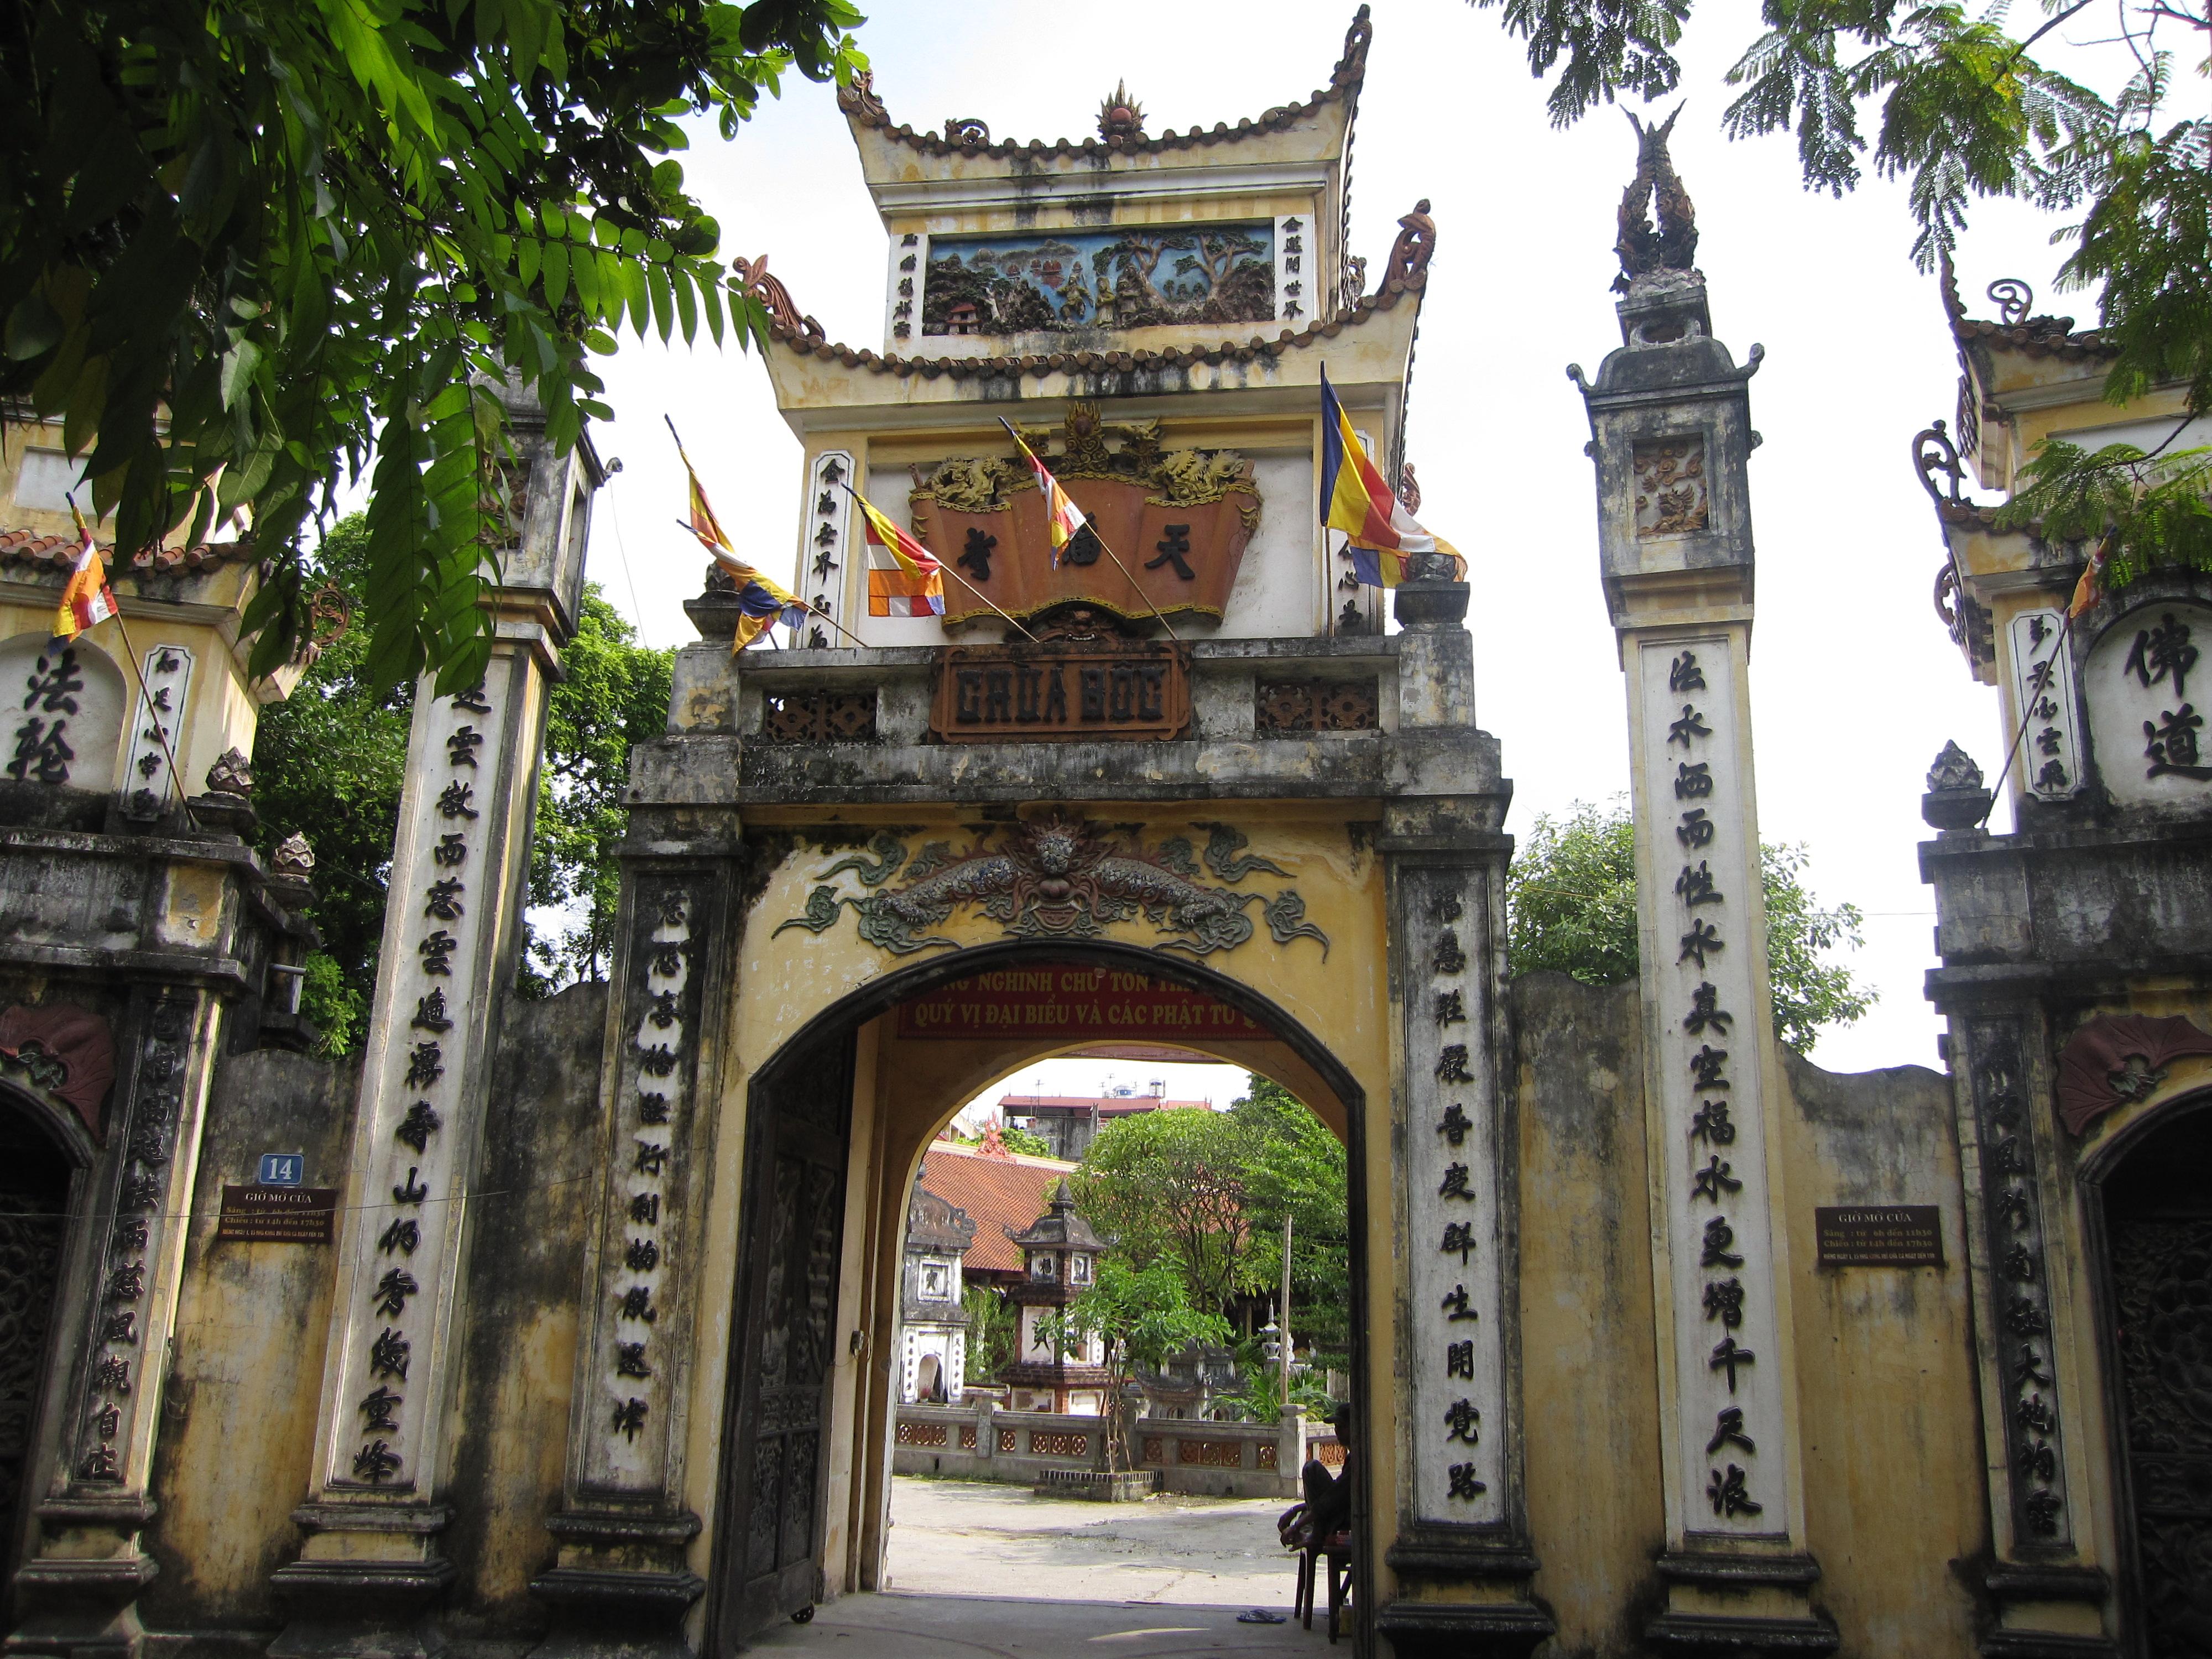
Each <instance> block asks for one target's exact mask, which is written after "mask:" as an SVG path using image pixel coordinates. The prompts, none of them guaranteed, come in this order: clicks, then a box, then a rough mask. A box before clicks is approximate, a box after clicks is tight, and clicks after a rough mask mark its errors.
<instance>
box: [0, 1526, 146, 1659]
mask: <svg viewBox="0 0 2212 1659" xmlns="http://www.w3.org/2000/svg"><path fill="white" fill-rule="evenodd" d="M157 1571H160V1569H159V1568H158V1567H156V1566H155V1564H154V1562H153V1561H152V1560H151V1559H149V1558H148V1557H146V1556H143V1555H140V1554H137V1553H136V1552H135V1550H133V1551H131V1552H130V1553H124V1554H118V1555H112V1556H108V1557H106V1558H95V1559H74V1558H61V1559H44V1560H36V1561H33V1562H31V1563H29V1564H28V1565H26V1566H25V1567H24V1568H23V1569H22V1570H21V1571H20V1572H18V1573H17V1574H16V1575H15V1596H16V1601H17V1602H18V1604H19V1605H20V1606H21V1607H22V1609H23V1622H22V1623H21V1624H20V1625H18V1626H16V1627H15V1630H14V1631H12V1632H9V1637H8V1639H7V1642H6V1644H4V1645H5V1649H6V1651H8V1652H9V1653H11V1654H53V1655H64V1656H71V1659H74V1656H78V1655H82V1656H85V1659H138V1656H139V1651H140V1649H141V1647H142V1645H143V1643H144V1641H145V1638H146V1630H145V1626H143V1625H141V1624H140V1623H139V1622H138V1607H137V1601H138V1592H139V1591H141V1590H143V1589H145V1588H146V1586H147V1585H148V1584H149V1583H152V1582H153V1580H154V1576H155V1573H156V1572H157Z"/></svg>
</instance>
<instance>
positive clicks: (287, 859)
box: [269, 829, 315, 881]
mask: <svg viewBox="0 0 2212 1659" xmlns="http://www.w3.org/2000/svg"><path fill="white" fill-rule="evenodd" d="M269 867H270V869H271V870H273V871H275V872H276V874H278V875H280V876H289V877H290V878H292V879H293V880H295V881H305V880H307V878H308V877H310V876H312V875H313V874H314V873H315V854H314V849H313V848H310V847H309V846H308V845H307V837H306V836H303V835H301V833H300V832H299V831H298V830H296V829H295V830H294V831H293V832H292V833H291V834H290V835H289V836H285V837H284V839H283V840H282V841H280V842H277V843H276V851H275V852H273V853H271V854H270V855H269Z"/></svg>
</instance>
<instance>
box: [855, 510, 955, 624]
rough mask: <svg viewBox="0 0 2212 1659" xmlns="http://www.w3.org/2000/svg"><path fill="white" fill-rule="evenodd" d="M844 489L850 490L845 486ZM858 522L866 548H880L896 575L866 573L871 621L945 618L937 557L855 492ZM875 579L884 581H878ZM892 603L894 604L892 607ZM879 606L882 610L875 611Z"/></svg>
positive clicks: (942, 575)
mask: <svg viewBox="0 0 2212 1659" xmlns="http://www.w3.org/2000/svg"><path fill="white" fill-rule="evenodd" d="M847 488H848V489H850V488H851V487H850V486H849V485H848V486H847ZM852 495H853V499H854V501H857V502H859V503H860V521H861V524H862V526H863V527H864V534H865V535H866V540H867V544H868V545H869V546H870V547H878V548H881V549H882V550H884V552H886V553H888V554H890V556H891V558H892V560H893V562H896V564H897V566H898V569H897V570H896V571H890V570H880V569H878V570H871V571H869V572H868V614H869V615H870V616H873V617H923V616H930V617H941V616H943V615H944V614H945V567H944V566H943V565H941V564H939V562H938V561H937V556H936V555H935V554H933V553H932V552H931V551H930V550H928V549H927V548H926V547H924V546H923V545H922V544H921V543H920V542H918V541H916V540H915V538H914V537H913V535H912V534H911V533H910V532H907V531H904V530H901V529H900V528H899V527H898V526H896V525H895V524H893V523H892V522H891V521H890V519H889V518H887V517H886V516H885V515H884V513H883V510H882V509H881V508H879V507H877V506H876V504H875V503H874V502H873V501H870V500H869V499H868V498H867V497H866V495H862V494H861V493H860V491H859V490H857V489H854V490H853V492H852ZM878 578H884V579H887V580H878ZM895 602H896V603H895ZM878 604H880V605H882V609H880V610H878V608H877V607H878Z"/></svg>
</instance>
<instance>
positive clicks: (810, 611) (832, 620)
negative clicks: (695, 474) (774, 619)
mask: <svg viewBox="0 0 2212 1659" xmlns="http://www.w3.org/2000/svg"><path fill="white" fill-rule="evenodd" d="M676 523H677V526H678V528H680V529H682V530H684V531H685V532H689V531H690V528H691V526H690V525H688V524H685V523H684V520H681V519H678V520H677V521H676ZM708 556H709V557H710V558H712V559H713V560H714V562H715V563H716V564H719V565H720V566H721V567H722V568H724V569H726V570H728V571H730V572H732V574H734V573H736V572H738V571H740V570H742V571H744V573H745V574H746V575H747V576H748V577H749V578H752V577H757V576H759V574H760V572H758V571H757V570H755V569H753V568H752V567H751V566H750V565H748V564H745V563H744V562H741V561H739V560H737V559H733V558H731V557H729V556H726V555H725V554H723V553H721V552H720V551H713V552H710V553H709V555H708ZM792 602H793V604H794V605H798V606H799V609H800V610H802V611H805V613H806V614H807V615H808V616H809V617H815V618H817V619H818V620H820V621H822V622H826V623H829V626H830V627H832V628H834V629H836V630H837V631H838V632H839V633H840V634H842V635H844V636H845V637H846V638H847V639H848V640H850V641H852V642H853V643H854V644H855V645H857V646H861V647H866V644H867V641H866V640H864V639H862V638H861V637H860V635H857V634H855V633H854V632H853V630H852V629H849V628H847V627H845V626H844V625H843V624H842V623H840V622H839V621H838V620H837V619H836V617H833V616H831V615H830V614H829V612H828V611H817V610H816V609H815V608H814V607H813V606H812V605H809V604H807V603H806V602H805V600H804V599H799V598H798V597H797V596H796V595H793V600H792ZM784 625H785V626H786V627H787V628H789V629H792V630H793V632H794V633H795V632H797V631H798V627H799V624H798V623H785V624H784ZM774 628H775V623H769V625H768V627H767V628H764V629H762V630H761V632H762V633H763V634H766V633H769V631H770V630H771V629H774ZM755 637H758V635H756V636H755ZM769 644H771V645H775V641H774V640H773V639H771V640H770V641H769ZM776 648H777V649H778V650H781V649H782V647H781V646H778V647H776Z"/></svg>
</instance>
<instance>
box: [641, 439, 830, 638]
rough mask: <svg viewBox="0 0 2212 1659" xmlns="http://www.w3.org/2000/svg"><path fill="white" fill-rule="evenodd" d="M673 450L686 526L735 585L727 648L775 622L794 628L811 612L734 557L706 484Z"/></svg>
mask: <svg viewBox="0 0 2212 1659" xmlns="http://www.w3.org/2000/svg"><path fill="white" fill-rule="evenodd" d="M671 429H672V428H671ZM676 453H678V455H679V456H683V459H684V476H685V477H688V478H689V479H690V481H691V517H690V523H689V525H688V526H687V528H689V529H690V532H691V533H692V534H693V535H694V536H696V537H697V538H699V545H700V546H702V547H703V548H705V549H706V550H707V551H708V552H709V553H711V554H713V555H714V562H715V563H717V564H719V565H720V566H721V567H722V568H723V569H725V570H726V571H728V572H729V573H730V574H731V575H732V577H733V578H735V579H736V581H737V584H738V631H737V633H736V634H735V635H732V639H731V643H730V649H731V650H732V651H742V650H744V648H745V647H747V646H749V645H750V644H751V643H752V642H753V641H755V640H757V639H758V638H760V636H761V635H763V634H764V633H766V632H767V631H768V630H769V629H770V628H772V627H774V626H775V624H776V623H779V622H784V623H790V624H791V625H792V626H793V628H796V627H798V626H799V624H800V623H803V622H805V620H806V618H807V617H809V616H811V615H812V614H813V613H812V612H811V611H809V610H808V609H807V608H806V606H805V604H804V603H803V602H802V601H801V600H800V599H799V596H798V595H797V594H795V593H793V592H789V591H787V589H785V588H784V587H783V586H781V584H780V583H777V582H775V581H774V580H770V579H769V577H767V576H764V575H763V574H761V573H760V572H759V571H758V570H756V569H755V568H753V567H752V566H750V565H749V564H747V563H746V562H744V560H743V559H741V558H739V557H738V555H737V550H736V549H734V548H732V546H731V545H730V538H729V537H728V536H726V534H724V533H723V531H722V525H721V521H720V520H719V519H717V518H715V516H714V507H713V505H712V503H710V502H709V501H708V500H707V489H706V486H705V485H703V484H702V483H700V482H699V475H698V473H697V472H696V471H693V470H692V466H691V458H690V456H688V455H684V447H683V446H682V445H681V444H678V446H677V449H676Z"/></svg>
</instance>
